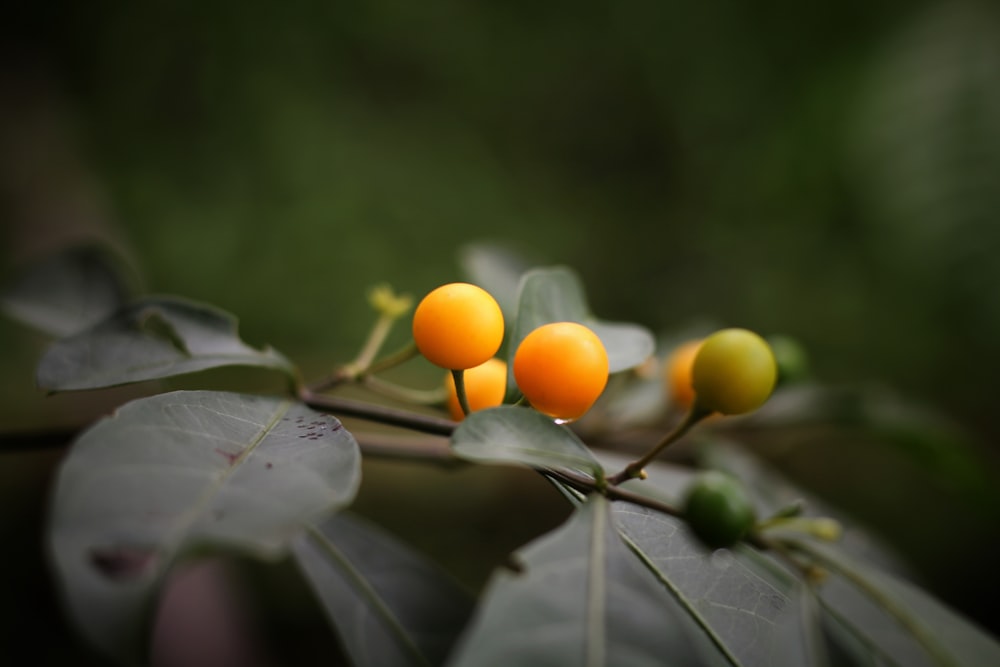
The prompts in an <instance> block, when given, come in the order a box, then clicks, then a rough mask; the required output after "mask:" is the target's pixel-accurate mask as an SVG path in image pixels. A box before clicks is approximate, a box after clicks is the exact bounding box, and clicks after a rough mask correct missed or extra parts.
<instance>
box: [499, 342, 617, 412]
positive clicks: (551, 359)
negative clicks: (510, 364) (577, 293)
mask: <svg viewBox="0 0 1000 667" xmlns="http://www.w3.org/2000/svg"><path fill="white" fill-rule="evenodd" d="M514 379H515V381H516V382H517V386H518V388H519V389H520V390H521V393H523V394H524V396H525V398H527V399H528V401H529V402H530V403H531V405H532V407H534V408H535V409H536V410H538V411H539V412H543V413H545V414H547V415H549V416H550V417H555V418H557V419H564V420H571V419H576V418H578V417H580V416H582V415H583V413H585V412H586V411H587V410H589V409H590V406H591V405H593V404H594V401H596V400H597V398H598V397H599V396H600V395H601V392H602V391H604V386H605V385H606V384H607V382H608V353H607V351H606V350H605V349H604V344H603V343H601V339H600V338H599V337H598V336H597V334H595V333H594V332H593V331H591V330H590V329H588V328H587V327H585V326H583V325H582V324H577V323H576V322H554V323H552V324H545V325H542V326H540V327H538V328H537V329H535V330H534V331H532V332H531V333H529V334H528V335H527V336H525V337H524V340H522V341H521V344H520V345H519V346H518V348H517V352H516V353H515V354H514Z"/></svg>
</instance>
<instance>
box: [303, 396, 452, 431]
mask: <svg viewBox="0 0 1000 667" xmlns="http://www.w3.org/2000/svg"><path fill="white" fill-rule="evenodd" d="M299 398H300V399H301V400H302V402H303V403H305V404H306V405H308V406H309V407H311V408H313V409H315V410H319V411H321V412H329V413H332V414H335V415H338V416H346V417H358V418H360V419H366V420H368V421H374V422H379V423H381V424H388V425H389V426H401V427H403V428H408V429H411V430H413V431H419V432H421V433H430V434H431V435H444V436H450V435H451V434H452V432H453V431H454V430H455V427H456V426H458V424H457V423H455V422H453V421H451V420H450V419H442V418H441V417H434V416H431V415H422V414H419V413H416V412H410V411H408V410H399V409H396V408H390V407H387V406H384V405H375V404H373V403H366V402H364V401H355V400H352V399H349V398H341V397H339V396H325V395H323V394H317V393H315V392H312V391H309V390H308V389H304V390H302V391H301V392H300V393H299Z"/></svg>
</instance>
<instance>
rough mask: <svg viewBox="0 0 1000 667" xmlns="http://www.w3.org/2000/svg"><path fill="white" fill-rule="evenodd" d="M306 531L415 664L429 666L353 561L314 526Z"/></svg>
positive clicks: (308, 527) (310, 526) (418, 648)
mask: <svg viewBox="0 0 1000 667" xmlns="http://www.w3.org/2000/svg"><path fill="white" fill-rule="evenodd" d="M306 531H307V533H308V535H309V538H310V539H312V540H313V541H314V542H315V543H316V544H318V546H319V547H320V548H321V549H322V551H323V553H325V554H326V555H327V556H329V557H330V559H331V560H333V561H334V565H335V567H337V568H338V569H339V570H340V571H341V572H342V573H343V574H344V576H345V577H347V578H348V579H349V580H350V583H351V584H352V585H353V587H354V588H355V590H356V592H357V593H358V594H359V595H360V596H361V597H362V598H364V599H365V600H366V601H367V602H368V604H369V605H370V607H371V609H372V610H374V612H375V614H376V615H377V616H378V617H379V618H380V619H382V622H383V623H384V624H385V626H386V627H387V628H388V630H389V632H390V633H391V634H392V636H393V637H395V638H396V640H397V641H398V642H399V645H400V646H401V647H402V648H403V650H404V651H405V652H406V653H407V654H409V655H410V657H411V658H413V660H415V661H416V663H417V664H420V665H426V667H430V666H431V663H430V662H429V661H428V659H427V658H426V657H425V656H424V654H423V653H422V652H421V650H420V647H418V646H417V645H416V644H415V643H414V641H413V639H412V638H411V637H410V636H409V635H408V634H407V632H406V630H405V628H403V626H402V624H401V623H400V622H399V619H398V618H397V617H396V615H395V614H393V612H392V610H391V609H390V608H389V606H388V605H387V604H386V603H385V601H384V600H383V599H382V596H381V595H379V594H378V591H376V590H375V589H374V588H373V587H372V585H371V584H370V583H368V580H367V579H365V577H364V575H362V574H361V572H359V571H358V569H357V568H356V567H354V565H353V563H351V561H350V560H349V559H348V558H347V557H346V556H345V555H344V554H343V553H341V552H340V550H339V549H337V547H336V546H335V545H334V544H333V542H331V541H330V540H329V539H327V537H326V535H324V534H323V533H322V531H320V530H319V529H318V528H317V527H316V526H314V525H309V526H307V527H306Z"/></svg>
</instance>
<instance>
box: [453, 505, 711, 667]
mask: <svg viewBox="0 0 1000 667" xmlns="http://www.w3.org/2000/svg"><path fill="white" fill-rule="evenodd" d="M516 558H517V561H518V563H519V566H518V571H516V572H513V571H499V572H497V573H496V574H494V576H493V578H492V579H491V581H490V583H489V584H488V586H487V589H486V592H485V595H484V598H483V602H482V603H481V606H480V608H479V609H478V610H477V612H476V615H475V616H474V618H473V621H472V624H471V625H470V628H469V630H468V631H467V632H466V634H465V635H463V638H462V640H461V641H460V644H459V647H458V649H457V650H456V653H455V655H454V656H453V660H452V662H450V663H449V664H450V665H452V666H453V667H464V666H466V665H469V666H474V667H490V666H491V665H503V666H504V667H507V666H508V665H560V666H567V667H572V666H574V665H585V666H587V667H598V666H600V665H616V666H620V667H632V666H639V665H649V666H650V667H653V666H656V667H664V666H666V667H669V666H671V665H685V666H688V665H704V664H720V663H719V662H718V660H717V657H718V654H717V653H715V652H713V651H712V650H711V647H709V646H707V645H706V644H705V643H704V642H703V641H700V640H699V638H698V637H697V635H692V634H690V632H689V628H688V626H689V625H690V622H689V621H688V620H687V619H686V618H685V617H684V616H683V615H681V614H680V613H679V610H678V608H677V606H676V604H675V603H674V601H673V599H672V598H671V597H670V595H669V594H668V593H667V592H666V590H664V589H663V587H662V586H660V585H659V583H658V582H657V581H656V579H655V578H654V577H653V576H652V575H651V574H650V572H649V571H648V570H647V569H646V568H644V567H642V565H641V564H640V563H639V561H638V560H637V559H636V557H635V555H634V554H633V553H632V552H631V551H630V550H629V549H628V547H626V546H625V544H624V543H623V542H622V540H621V538H620V537H619V536H618V533H617V532H616V530H615V528H614V525H613V523H612V519H611V515H610V513H609V509H608V502H607V501H606V500H605V499H604V498H603V497H602V496H598V495H595V496H592V497H591V498H590V499H589V500H588V501H587V502H586V503H585V504H584V505H582V506H581V507H580V508H579V509H577V511H576V512H574V514H573V516H571V517H570V519H569V521H567V522H566V523H565V524H563V526H561V527H560V528H558V529H557V530H555V531H554V532H552V533H550V534H548V535H546V536H544V537H542V538H539V539H538V540H536V541H535V542H533V543H531V544H530V545H528V546H527V547H525V548H524V549H523V550H521V551H519V552H518V553H517V554H516Z"/></svg>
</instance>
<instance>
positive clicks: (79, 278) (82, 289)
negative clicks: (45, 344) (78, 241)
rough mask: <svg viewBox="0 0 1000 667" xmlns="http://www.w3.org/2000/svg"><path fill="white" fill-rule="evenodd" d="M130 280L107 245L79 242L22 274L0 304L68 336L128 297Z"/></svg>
mask: <svg viewBox="0 0 1000 667" xmlns="http://www.w3.org/2000/svg"><path fill="white" fill-rule="evenodd" d="M127 282H128V281H127V280H126V279H125V277H124V275H123V272H122V271H121V267H120V263H119V262H116V261H114V258H113V257H112V256H111V254H110V252H109V251H108V250H106V249H104V248H100V247H98V246H94V245H85V246H74V247H72V248H69V249H67V250H64V251H62V252H59V253H57V254H55V255H53V256H52V257H49V258H46V259H45V260H43V261H41V262H39V263H38V264H35V265H33V266H31V267H30V268H29V269H27V270H26V271H25V272H24V273H22V274H21V275H20V276H18V278H17V279H16V280H15V281H14V282H13V283H12V284H11V285H10V287H8V288H7V289H6V290H4V292H3V295H2V296H0V309H2V310H3V311H4V312H5V313H7V315H9V316H10V317H12V318H14V319H17V320H20V321H21V322H24V323H25V324H29V325H31V326H33V327H35V328H36V329H38V330H40V331H42V332H44V333H47V334H50V335H52V336H55V337H62V336H69V335H71V334H74V333H77V332H78V331H82V330H83V329H86V328H87V327H89V326H91V325H93V324H96V323H97V322H99V321H101V320H102V319H104V318H105V317H107V316H108V315H110V314H111V313H113V312H114V311H115V310H116V309H117V308H118V307H119V306H120V305H121V304H122V303H124V301H125V299H126V298H127V297H128V292H129V290H128V287H127Z"/></svg>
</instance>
